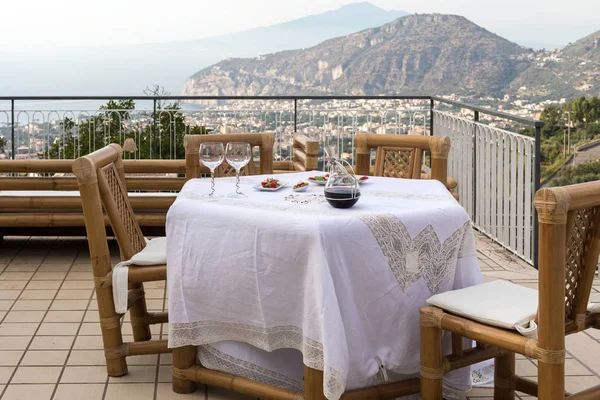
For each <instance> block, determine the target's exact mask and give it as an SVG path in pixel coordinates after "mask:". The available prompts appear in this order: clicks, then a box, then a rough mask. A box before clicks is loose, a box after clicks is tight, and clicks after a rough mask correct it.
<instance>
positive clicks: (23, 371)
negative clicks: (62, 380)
mask: <svg viewBox="0 0 600 400" xmlns="http://www.w3.org/2000/svg"><path fill="white" fill-rule="evenodd" d="M61 370H62V367H19V368H17V372H15V376H13V378H12V381H11V383H56V382H58V377H59V375H60V371H61ZM10 386H12V385H10Z"/></svg>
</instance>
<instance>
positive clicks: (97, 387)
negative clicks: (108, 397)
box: [53, 383, 105, 400]
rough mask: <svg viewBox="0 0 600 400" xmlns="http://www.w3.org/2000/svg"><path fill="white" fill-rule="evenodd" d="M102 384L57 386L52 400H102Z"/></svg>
mask: <svg viewBox="0 0 600 400" xmlns="http://www.w3.org/2000/svg"><path fill="white" fill-rule="evenodd" d="M104 386H105V385H104V384H80V383H68V384H63V383H61V384H59V385H58V387H57V388H56V393H55V395H54V398H53V400H102V396H103V395H104Z"/></svg>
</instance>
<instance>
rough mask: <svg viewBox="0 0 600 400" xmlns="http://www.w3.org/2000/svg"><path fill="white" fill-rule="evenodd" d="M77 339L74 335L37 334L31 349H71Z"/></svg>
mask: <svg viewBox="0 0 600 400" xmlns="http://www.w3.org/2000/svg"><path fill="white" fill-rule="evenodd" d="M74 339H75V337H74V336H36V337H35V338H34V339H33V341H32V342H31V345H30V346H29V349H30V350H69V349H70V348H71V344H72V343H73V340H74Z"/></svg>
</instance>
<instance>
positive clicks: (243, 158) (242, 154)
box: [225, 142, 252, 197]
mask: <svg viewBox="0 0 600 400" xmlns="http://www.w3.org/2000/svg"><path fill="white" fill-rule="evenodd" d="M225 159H226V160H227V162H228V163H229V165H231V166H232V167H233V168H235V193H230V194H229V195H228V196H229V197H247V196H246V195H245V194H244V193H242V192H241V191H240V170H241V169H242V168H244V167H245V166H246V165H247V164H248V163H249V162H250V160H251V159H252V149H251V148H250V144H249V143H243V142H231V143H227V148H226V150H225Z"/></svg>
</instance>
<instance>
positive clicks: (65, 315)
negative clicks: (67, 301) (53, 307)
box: [44, 311, 84, 322]
mask: <svg viewBox="0 0 600 400" xmlns="http://www.w3.org/2000/svg"><path fill="white" fill-rule="evenodd" d="M83 314H84V311H48V314H46V317H45V318H44V322H81V320H82V319H83Z"/></svg>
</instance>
